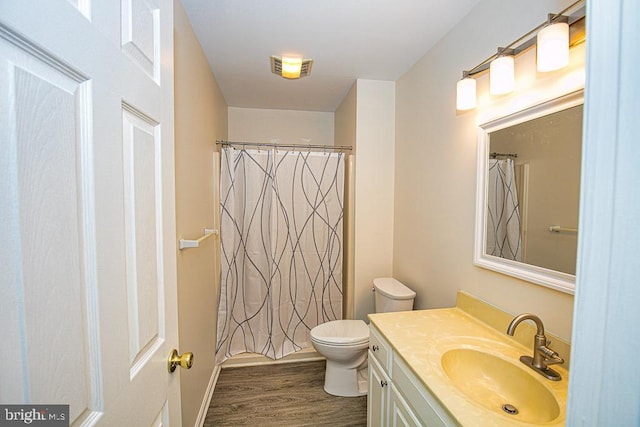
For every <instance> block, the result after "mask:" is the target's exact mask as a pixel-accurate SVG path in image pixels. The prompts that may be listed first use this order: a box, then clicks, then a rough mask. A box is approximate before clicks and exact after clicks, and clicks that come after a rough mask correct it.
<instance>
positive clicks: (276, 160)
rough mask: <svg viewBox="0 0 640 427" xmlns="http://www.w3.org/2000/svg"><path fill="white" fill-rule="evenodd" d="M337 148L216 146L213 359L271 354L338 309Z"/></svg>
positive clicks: (340, 172) (305, 337) (340, 177)
mask: <svg viewBox="0 0 640 427" xmlns="http://www.w3.org/2000/svg"><path fill="white" fill-rule="evenodd" d="M343 160H344V154H343V153H315V152H299V151H281V150H273V149H272V150H251V149H243V150H238V149H234V148H224V149H223V150H222V165H221V179H220V185H221V191H220V199H221V201H220V204H221V227H220V232H221V236H220V238H221V247H222V252H221V255H222V256H221V280H220V287H221V289H220V300H219V307H218V341H217V345H216V361H217V362H218V363H221V362H223V361H224V360H226V359H227V358H229V357H231V356H232V355H234V354H239V353H245V352H252V353H259V354H263V355H265V356H267V357H270V358H272V359H279V358H281V357H284V356H286V355H287V354H290V353H293V352H295V351H298V350H300V349H302V348H307V347H311V336H310V331H311V328H313V327H314V326H316V325H318V324H320V323H324V322H328V321H330V320H336V319H340V318H342V219H343V192H344V161H343Z"/></svg>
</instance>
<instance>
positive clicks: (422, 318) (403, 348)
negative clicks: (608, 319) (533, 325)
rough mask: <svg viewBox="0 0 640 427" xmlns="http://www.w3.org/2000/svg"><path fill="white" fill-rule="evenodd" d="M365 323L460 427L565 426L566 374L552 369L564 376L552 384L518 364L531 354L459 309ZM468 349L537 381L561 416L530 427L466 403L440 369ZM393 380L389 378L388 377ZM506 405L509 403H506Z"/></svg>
mask: <svg viewBox="0 0 640 427" xmlns="http://www.w3.org/2000/svg"><path fill="white" fill-rule="evenodd" d="M369 319H370V320H371V323H372V325H374V326H375V327H376V328H377V329H378V330H379V331H380V333H381V334H382V335H383V336H384V338H385V339H386V340H387V341H388V342H389V343H390V345H391V346H392V348H393V350H394V352H395V355H394V357H396V356H400V357H401V358H402V359H403V361H404V362H405V363H406V364H407V365H408V366H409V367H410V368H411V370H412V371H413V373H414V374H415V375H416V377H417V378H418V379H419V380H420V381H421V382H422V383H423V384H424V385H425V387H426V388H427V389H428V390H430V391H431V393H432V394H433V395H434V396H435V397H436V399H438V400H439V401H440V402H441V404H442V406H443V407H445V408H446V409H447V410H448V411H449V412H450V413H451V415H452V416H453V418H455V419H456V420H457V421H458V422H459V423H460V424H461V425H463V426H479V425H482V426H514V425H515V426H530V425H545V426H562V425H564V420H565V414H566V412H565V409H566V398H567V385H568V372H567V371H566V370H565V369H563V368H562V367H561V366H559V365H554V366H553V367H552V368H553V369H554V370H556V371H558V372H559V373H560V374H561V375H562V380H561V381H550V380H547V379H545V378H543V377H542V376H540V375H539V374H537V373H536V372H534V371H533V370H531V369H529V368H527V367H526V366H525V365H523V364H521V363H520V361H519V357H520V356H521V355H529V356H531V354H532V347H533V343H532V345H531V347H524V346H522V345H521V344H519V343H518V342H516V341H515V340H513V339H511V337H509V336H508V335H506V333H501V332H499V331H497V330H495V329H493V328H491V327H489V326H488V325H487V324H485V323H483V322H481V321H479V320H478V319H476V318H474V317H472V316H471V315H469V314H467V313H466V312H464V311H463V310H461V309H459V308H445V309H435V310H416V311H406V312H397V313H377V314H370V315H369ZM456 348H469V349H476V350H479V351H483V352H486V353H490V354H493V355H496V356H498V357H500V358H501V359H504V360H507V361H509V362H512V363H513V364H514V365H516V366H518V365H519V366H521V367H522V369H524V370H527V371H530V373H531V375H532V376H534V377H535V376H539V382H540V383H541V384H542V385H543V386H544V387H545V388H546V389H547V390H548V391H550V392H551V393H552V394H553V396H554V397H555V399H556V400H557V402H558V404H559V406H560V413H559V415H558V416H557V417H556V418H555V419H554V420H553V421H551V422H543V423H533V424H532V423H528V422H521V421H520V420H519V418H520V417H521V416H522V417H524V416H525V415H523V414H522V413H521V414H518V415H508V414H506V413H503V412H502V411H500V410H499V409H498V410H496V411H492V410H489V409H487V408H485V407H483V406H482V405H480V404H479V403H476V402H475V401H473V400H471V399H469V398H468V397H466V396H465V394H464V393H462V392H461V391H460V389H458V388H457V387H456V386H455V385H454V384H453V382H452V381H451V380H450V379H449V377H448V376H447V375H446V373H445V372H444V370H443V368H442V364H441V356H442V354H444V353H446V352H447V351H449V350H451V349H456ZM392 376H393V374H392ZM505 403H508V402H505Z"/></svg>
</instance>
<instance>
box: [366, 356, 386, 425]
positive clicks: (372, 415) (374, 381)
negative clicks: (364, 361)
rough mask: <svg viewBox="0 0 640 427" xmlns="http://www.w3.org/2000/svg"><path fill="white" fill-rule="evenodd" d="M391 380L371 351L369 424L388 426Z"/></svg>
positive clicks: (368, 403)
mask: <svg viewBox="0 0 640 427" xmlns="http://www.w3.org/2000/svg"><path fill="white" fill-rule="evenodd" d="M390 385H391V380H390V379H389V376H388V375H387V373H386V372H385V371H384V369H382V367H381V366H380V364H379V363H378V361H377V360H376V358H375V357H374V356H373V354H371V351H369V395H368V396H367V426H368V427H381V426H387V425H388V422H387V412H388V405H389V388H390Z"/></svg>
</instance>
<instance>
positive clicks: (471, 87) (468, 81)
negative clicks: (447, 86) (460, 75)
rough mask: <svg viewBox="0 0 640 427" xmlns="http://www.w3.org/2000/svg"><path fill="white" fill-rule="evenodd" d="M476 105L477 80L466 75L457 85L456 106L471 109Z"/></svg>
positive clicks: (461, 108)
mask: <svg viewBox="0 0 640 427" xmlns="http://www.w3.org/2000/svg"><path fill="white" fill-rule="evenodd" d="M475 107H476V80H475V79H472V78H471V77H465V78H464V79H462V80H458V84H457V85H456V108H457V109H458V110H470V109H472V108H475Z"/></svg>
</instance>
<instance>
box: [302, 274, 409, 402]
mask: <svg viewBox="0 0 640 427" xmlns="http://www.w3.org/2000/svg"><path fill="white" fill-rule="evenodd" d="M373 288H374V291H375V293H376V294H375V308H376V313H384V312H391V311H407V310H412V309H413V300H414V298H415V296H416V293H415V292H413V291H412V290H411V289H409V288H408V287H406V286H405V285H403V284H402V283H400V282H399V281H397V280H396V279H394V278H389V277H385V278H379V279H374V280H373ZM311 343H312V344H313V347H314V348H315V349H316V351H317V352H318V353H320V354H321V355H323V356H324V357H325V358H326V359H327V367H326V371H325V376H324V390H325V391H326V392H327V393H329V394H332V395H334V396H343V397H353V396H363V395H366V394H367V389H368V384H367V379H368V378H367V349H368V348H369V327H368V326H367V324H366V323H365V322H364V321H362V320H333V321H331V322H326V323H322V324H320V325H318V326H316V327H314V328H312V329H311Z"/></svg>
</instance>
